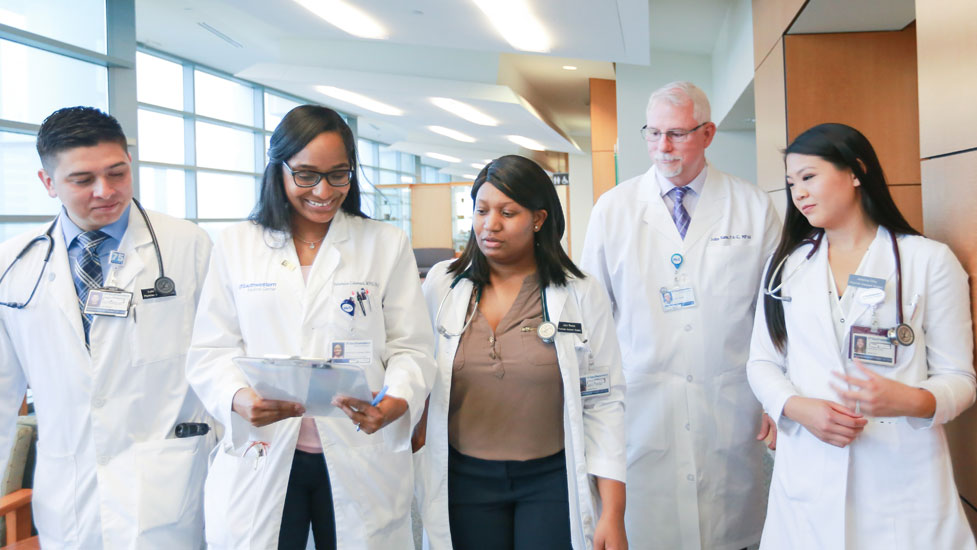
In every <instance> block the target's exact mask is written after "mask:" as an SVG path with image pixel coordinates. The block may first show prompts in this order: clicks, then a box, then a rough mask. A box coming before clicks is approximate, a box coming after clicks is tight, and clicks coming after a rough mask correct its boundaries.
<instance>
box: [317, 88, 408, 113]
mask: <svg viewBox="0 0 977 550" xmlns="http://www.w3.org/2000/svg"><path fill="white" fill-rule="evenodd" d="M315 89H316V91H317V92H319V93H320V94H323V95H327V96H329V97H331V98H333V99H338V100H339V101H345V102H346V103H352V104H353V105H356V106H357V107H362V108H364V109H366V110H368V111H373V112H374V113H380V114H381V115H393V116H401V115H402V114H404V111H402V110H400V109H398V108H396V107H394V106H392V105H387V104H386V103H380V102H379V101H377V100H375V99H371V98H369V97H366V96H365V95H362V94H358V93H356V92H351V91H349V90H344V89H342V88H337V87H335V86H316V87H315Z"/></svg>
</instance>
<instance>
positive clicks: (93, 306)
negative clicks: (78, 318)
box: [85, 288, 132, 317]
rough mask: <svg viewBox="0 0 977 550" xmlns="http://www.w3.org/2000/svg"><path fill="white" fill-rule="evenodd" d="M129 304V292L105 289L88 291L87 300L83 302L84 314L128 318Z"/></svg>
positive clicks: (130, 298)
mask: <svg viewBox="0 0 977 550" xmlns="http://www.w3.org/2000/svg"><path fill="white" fill-rule="evenodd" d="M131 302H132V293H131V292H126V291H124V290H110V289H106V288H102V289H99V290H90V291H88V300H86V301H85V314H86V315H108V316H110V317H128V316H129V304H130V303H131Z"/></svg>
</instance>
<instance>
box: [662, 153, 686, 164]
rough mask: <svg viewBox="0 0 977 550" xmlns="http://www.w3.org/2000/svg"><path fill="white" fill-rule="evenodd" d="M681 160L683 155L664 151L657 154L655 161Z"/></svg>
mask: <svg viewBox="0 0 977 550" xmlns="http://www.w3.org/2000/svg"><path fill="white" fill-rule="evenodd" d="M681 160H682V157H679V156H675V155H669V154H664V153H663V154H658V155H655V162H672V161H681Z"/></svg>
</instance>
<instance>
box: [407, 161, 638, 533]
mask: <svg viewBox="0 0 977 550" xmlns="http://www.w3.org/2000/svg"><path fill="white" fill-rule="evenodd" d="M486 183H488V184H489V185H485V184H486ZM471 196H472V199H473V201H474V216H473V224H472V232H471V236H470V238H469V241H468V245H467V247H466V250H465V252H464V254H462V256H461V257H460V258H458V259H457V260H454V261H453V262H443V263H441V264H438V265H436V266H434V268H433V269H432V270H431V272H430V273H429V274H428V277H427V279H426V281H425V284H424V294H425V297H426V299H427V302H428V308H429V309H430V312H431V316H432V320H433V322H434V326H435V329H436V330H437V333H438V334H437V337H438V351H437V359H438V365H439V370H438V374H437V379H436V380H435V384H434V388H433V390H432V392H431V396H430V399H429V404H428V410H427V413H426V417H425V418H423V419H422V420H421V421H420V423H419V424H418V427H417V429H416V431H415V437H414V448H415V451H416V453H415V471H416V473H417V480H416V490H417V493H418V498H419V502H420V507H421V513H422V517H423V524H424V528H425V531H426V534H427V538H428V540H429V542H430V544H431V548H435V549H442V548H443V549H450V548H454V549H456V550H466V549H475V548H478V549H481V548H492V549H499V550H505V549H521V548H533V549H539V550H547V549H550V548H552V549H559V550H566V549H567V548H570V547H572V548H576V549H590V548H596V549H600V550H604V549H623V548H627V540H626V537H625V533H624V519H623V518H624V472H625V469H626V468H625V447H624V424H623V423H624V404H623V397H624V379H623V376H622V374H621V359H620V352H619V350H618V345H617V341H616V339H615V338H616V337H615V332H614V325H613V319H612V317H611V310H610V305H609V303H608V299H607V296H606V295H605V294H604V291H603V289H602V288H601V287H600V285H599V284H596V283H595V282H593V281H592V279H590V278H587V277H585V275H584V274H583V273H582V272H581V271H580V270H579V269H578V268H577V267H576V266H575V265H574V264H573V262H572V261H571V260H570V258H569V257H567V255H566V253H565V252H564V251H563V249H562V248H561V246H560V239H561V238H562V236H563V231H564V228H565V222H564V219H563V212H562V210H561V208H560V203H559V198H558V197H557V194H556V189H555V188H554V187H553V184H552V182H551V181H550V179H549V177H548V176H547V175H546V173H545V172H544V171H543V170H542V169H541V168H540V167H539V166H538V165H536V164H535V163H534V162H533V161H531V160H529V159H526V158H523V157H519V156H505V157H501V158H499V159H497V160H495V161H492V162H491V163H489V164H488V165H487V166H486V167H485V168H483V169H482V171H481V173H479V175H478V178H476V179H475V183H474V186H473V187H472V194H471ZM568 474H569V475H568Z"/></svg>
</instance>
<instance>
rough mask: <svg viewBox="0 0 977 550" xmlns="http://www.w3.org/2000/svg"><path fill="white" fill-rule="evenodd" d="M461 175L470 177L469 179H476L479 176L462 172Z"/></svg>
mask: <svg viewBox="0 0 977 550" xmlns="http://www.w3.org/2000/svg"><path fill="white" fill-rule="evenodd" d="M461 177H463V178H465V179H468V180H472V181H475V178H477V177H478V176H476V175H474V174H462V175H461Z"/></svg>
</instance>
